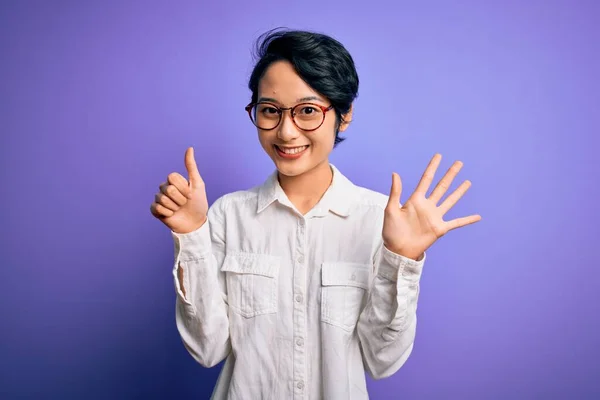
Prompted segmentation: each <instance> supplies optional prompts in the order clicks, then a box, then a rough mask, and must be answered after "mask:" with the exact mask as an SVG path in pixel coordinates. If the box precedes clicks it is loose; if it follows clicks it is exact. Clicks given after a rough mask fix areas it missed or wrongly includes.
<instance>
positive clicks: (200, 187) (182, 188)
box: [150, 147, 208, 233]
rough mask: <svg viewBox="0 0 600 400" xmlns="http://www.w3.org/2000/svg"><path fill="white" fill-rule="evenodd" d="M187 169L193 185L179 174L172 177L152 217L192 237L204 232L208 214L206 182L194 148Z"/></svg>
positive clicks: (153, 207)
mask: <svg viewBox="0 0 600 400" xmlns="http://www.w3.org/2000/svg"><path fill="white" fill-rule="evenodd" d="M185 167H186V169H187V172H188V176H189V182H188V180H187V179H185V178H184V177H183V176H181V175H180V174H178V173H176V172H172V173H170V174H169V176H168V178H167V182H164V183H163V184H161V185H160V191H159V192H158V193H157V194H156V196H155V198H154V202H153V203H152V205H151V206H150V212H151V213H152V215H154V216H155V217H156V218H158V219H159V220H160V221H162V222H163V223H164V224H165V225H167V227H169V229H171V230H172V231H173V232H176V233H189V232H192V231H195V230H196V229H198V228H200V227H201V226H202V225H203V224H204V223H205V222H206V218H207V217H206V215H207V213H208V200H207V198H206V189H205V187H204V181H203V180H202V177H201V176H200V172H198V166H197V165H196V160H195V159H194V149H193V148H191V147H190V148H188V149H187V151H186V152H185Z"/></svg>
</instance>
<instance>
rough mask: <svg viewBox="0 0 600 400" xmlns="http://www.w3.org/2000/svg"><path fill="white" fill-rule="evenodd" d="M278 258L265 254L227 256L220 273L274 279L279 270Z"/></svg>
mask: <svg viewBox="0 0 600 400" xmlns="http://www.w3.org/2000/svg"><path fill="white" fill-rule="evenodd" d="M278 260H279V258H278V257H275V256H270V255H266V254H254V253H235V254H227V255H226V256H225V260H224V261H223V266H222V267H221V271H222V272H235V273H236V274H254V275H262V276H266V277H269V278H275V277H276V276H277V271H278V268H279V262H278Z"/></svg>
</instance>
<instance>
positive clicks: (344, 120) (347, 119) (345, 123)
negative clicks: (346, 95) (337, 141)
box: [339, 103, 354, 132]
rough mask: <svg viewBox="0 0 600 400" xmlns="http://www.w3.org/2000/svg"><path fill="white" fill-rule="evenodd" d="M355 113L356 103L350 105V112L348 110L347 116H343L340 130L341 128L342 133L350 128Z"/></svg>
mask: <svg viewBox="0 0 600 400" xmlns="http://www.w3.org/2000/svg"><path fill="white" fill-rule="evenodd" d="M353 111H354V103H352V104H351V105H350V110H348V112H347V113H346V114H344V115H342V120H341V121H340V128H339V131H340V132H344V131H345V130H346V129H347V128H348V125H350V122H352V113H353Z"/></svg>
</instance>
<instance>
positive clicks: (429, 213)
mask: <svg viewBox="0 0 600 400" xmlns="http://www.w3.org/2000/svg"><path fill="white" fill-rule="evenodd" d="M441 159H442V156H441V155H440V154H436V155H434V156H433V158H432V159H431V161H430V162H429V165H428V166H427V169H426V170H425V172H424V173H423V176H422V177H421V180H420V181H419V184H418V185H417V188H416V189H415V191H414V193H413V194H412V195H411V196H410V197H409V198H408V200H407V201H406V203H404V204H403V205H402V206H400V195H401V194H402V182H401V180H400V176H399V175H398V174H396V173H394V174H393V175H392V189H391V191H390V197H389V200H388V204H387V206H386V208H385V216H384V220H383V243H384V244H385V246H386V247H387V248H388V249H389V250H390V251H392V252H394V253H396V254H399V255H402V256H405V257H408V258H411V259H414V260H418V259H420V258H421V257H422V256H423V253H424V252H425V250H427V249H428V248H429V247H430V246H431V245H432V244H433V243H435V241H436V240H437V239H439V238H440V237H442V236H444V235H445V234H446V233H447V232H449V231H451V230H453V229H456V228H460V227H463V226H466V225H470V224H473V223H475V222H478V221H480V220H481V216H480V215H470V216H468V217H462V218H456V219H453V220H451V221H444V219H443V217H444V215H445V214H446V213H447V212H448V211H449V210H450V209H451V208H452V207H453V206H454V205H455V204H456V202H457V201H458V200H459V199H460V198H461V197H462V196H463V195H464V194H465V193H466V191H467V190H468V189H469V187H470V186H471V182H470V181H468V180H466V181H464V182H463V183H462V184H461V185H460V186H459V187H458V188H457V189H456V190H455V191H454V192H452V193H451V194H450V195H449V196H448V197H447V198H446V199H445V200H444V201H443V202H442V203H441V204H440V205H439V206H438V205H437V203H438V202H439V201H440V200H441V198H442V196H443V195H444V194H445V193H446V191H447V190H448V188H449V187H450V185H451V184H452V181H453V180H454V178H455V177H456V175H457V174H458V172H459V171H460V169H461V168H462V165H463V164H462V162H460V161H456V162H455V163H454V164H453V165H452V166H451V167H450V169H449V170H448V172H446V175H444V177H443V178H442V179H441V180H440V182H439V183H438V184H437V186H436V187H435V188H434V189H433V191H432V192H431V194H430V195H429V197H426V194H427V191H428V190H429V187H430V185H431V182H432V181H433V176H434V174H435V172H436V170H437V168H438V166H439V165H440V161H441Z"/></svg>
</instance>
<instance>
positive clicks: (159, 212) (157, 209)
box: [150, 203, 174, 218]
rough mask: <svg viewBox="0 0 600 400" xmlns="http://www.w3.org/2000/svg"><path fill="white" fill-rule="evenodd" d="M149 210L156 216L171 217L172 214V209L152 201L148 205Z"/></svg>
mask: <svg viewBox="0 0 600 400" xmlns="http://www.w3.org/2000/svg"><path fill="white" fill-rule="evenodd" d="M150 212H151V213H152V215H154V216H155V217H157V218H165V217H171V216H173V214H174V212H173V211H171V210H169V209H168V208H166V207H164V206H162V205H160V204H158V203H152V205H151V206H150Z"/></svg>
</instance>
